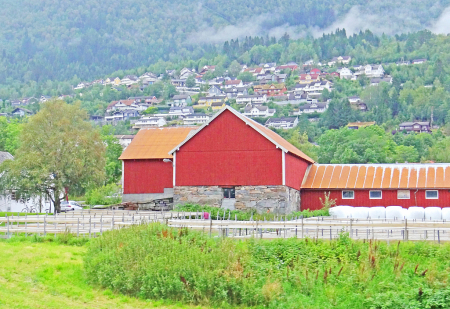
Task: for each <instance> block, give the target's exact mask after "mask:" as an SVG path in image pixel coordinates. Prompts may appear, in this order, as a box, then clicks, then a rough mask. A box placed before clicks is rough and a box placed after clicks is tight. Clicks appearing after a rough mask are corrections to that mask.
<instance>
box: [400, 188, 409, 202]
mask: <svg viewBox="0 0 450 309" xmlns="http://www.w3.org/2000/svg"><path fill="white" fill-rule="evenodd" d="M400 192H402V193H405V194H406V192H408V197H398V195H399V193H400ZM397 199H398V200H409V199H411V190H397Z"/></svg>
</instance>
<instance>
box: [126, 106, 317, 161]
mask: <svg viewBox="0 0 450 309" xmlns="http://www.w3.org/2000/svg"><path fill="white" fill-rule="evenodd" d="M226 110H229V111H230V112H232V113H233V114H234V115H236V116H237V117H239V118H240V119H241V120H242V121H244V122H245V123H247V124H248V125H250V126H251V127H252V128H253V129H255V130H256V131H257V132H258V133H260V134H262V135H263V136H264V137H265V138H267V139H268V140H270V141H271V142H272V143H274V144H275V146H277V147H280V148H281V149H282V150H283V151H285V152H290V153H292V154H294V155H296V156H298V157H299V158H302V159H303V160H305V161H308V162H310V163H314V160H313V159H311V158H310V157H308V156H307V155H306V154H304V153H303V152H302V151H301V150H299V149H297V147H295V146H294V145H292V144H290V143H289V142H288V141H286V140H285V139H284V138H282V137H281V136H279V135H278V134H277V133H275V132H273V131H272V130H270V129H269V128H266V127H265V126H263V125H261V124H260V123H258V122H256V121H254V120H253V119H250V118H247V117H245V116H244V115H242V114H241V113H239V112H237V111H236V110H235V109H233V108H232V107H230V106H225V107H224V108H222V109H221V110H220V111H219V112H218V113H217V114H215V115H214V117H212V118H211V119H210V120H209V121H208V122H207V123H205V124H204V125H202V126H201V127H200V128H199V129H198V130H197V131H195V132H194V133H193V134H192V135H190V136H189V137H188V138H186V139H185V140H183V141H182V142H180V144H179V145H176V147H174V148H173V149H172V150H171V151H170V154H172V153H174V152H175V151H177V150H178V149H179V148H180V147H181V146H183V145H184V144H185V143H186V142H187V141H188V140H189V139H191V138H192V137H193V136H194V135H195V134H196V133H198V132H200V131H201V130H202V129H203V128H205V127H206V126H207V125H208V124H209V123H210V122H212V121H213V120H214V119H215V118H216V117H218V116H219V115H220V114H222V113H223V112H224V111H226ZM133 141H134V140H133ZM128 147H129V146H128Z"/></svg>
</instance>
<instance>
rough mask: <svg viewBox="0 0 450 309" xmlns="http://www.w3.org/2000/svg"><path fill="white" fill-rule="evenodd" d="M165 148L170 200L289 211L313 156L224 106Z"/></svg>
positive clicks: (296, 204) (297, 202) (294, 206)
mask: <svg viewBox="0 0 450 309" xmlns="http://www.w3.org/2000/svg"><path fill="white" fill-rule="evenodd" d="M170 154H172V155H173V158H174V167H175V168H174V181H175V186H174V203H175V204H179V203H187V202H192V203H200V204H209V205H216V206H224V207H235V208H238V209H247V208H256V209H259V210H267V209H269V210H271V211H279V212H290V211H294V210H297V209H298V208H299V205H300V192H299V191H300V186H301V182H302V180H303V178H304V176H305V173H306V171H307V168H308V166H309V165H310V164H312V163H314V161H313V160H312V159H311V158H309V157H308V156H306V155H305V154H304V153H303V152H301V151H300V150H298V149H297V148H296V147H294V146H293V145H291V144H290V143H288V142H287V141H286V140H284V139H283V138H282V137H280V136H279V135H278V134H276V133H275V132H273V131H272V130H270V129H268V128H266V127H264V126H262V125H261V124H259V123H257V122H255V121H253V120H251V119H249V118H247V117H245V116H243V115H241V114H240V113H238V112H236V111H235V110H234V109H232V108H230V107H225V108H224V109H222V110H221V111H220V112H219V113H217V114H216V115H215V117H213V118H212V119H211V120H210V121H209V122H208V123H207V124H205V125H203V126H202V127H201V128H200V129H198V130H197V131H195V133H194V134H192V135H191V136H189V137H188V138H187V139H186V140H184V141H183V142H182V143H181V144H180V145H178V146H176V147H175V148H174V149H173V150H172V151H171V152H170Z"/></svg>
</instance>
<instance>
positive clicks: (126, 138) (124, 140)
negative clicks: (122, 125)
mask: <svg viewBox="0 0 450 309" xmlns="http://www.w3.org/2000/svg"><path fill="white" fill-rule="evenodd" d="M114 137H115V138H117V140H118V141H119V144H120V146H122V148H123V149H124V150H125V148H127V147H128V145H130V144H131V141H132V140H133V139H134V137H135V135H114Z"/></svg>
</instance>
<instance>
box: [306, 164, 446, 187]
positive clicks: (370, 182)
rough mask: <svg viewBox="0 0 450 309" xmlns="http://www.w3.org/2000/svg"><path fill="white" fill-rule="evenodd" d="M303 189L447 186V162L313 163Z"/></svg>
mask: <svg viewBox="0 0 450 309" xmlns="http://www.w3.org/2000/svg"><path fill="white" fill-rule="evenodd" d="M302 188H303V189H410V188H411V189H433V188H436V189H447V188H449V189H450V163H432V164H407V163H405V164H314V165H313V166H311V168H310V169H309V172H308V174H307V175H306V177H305V180H304V182H303V185H302Z"/></svg>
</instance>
